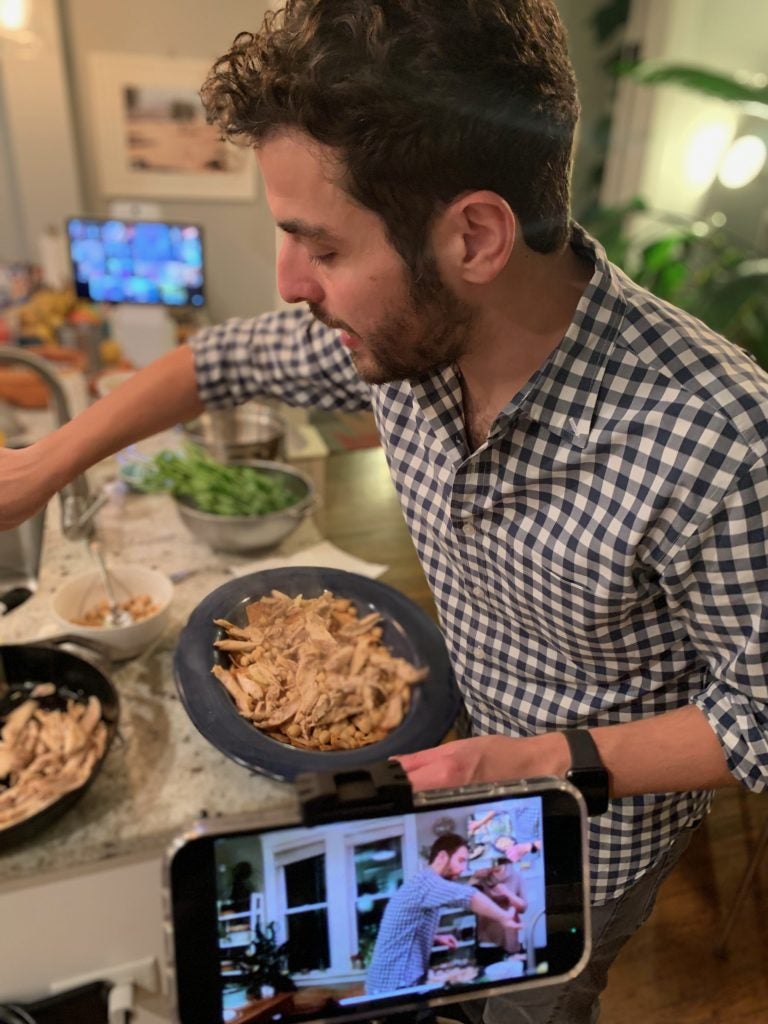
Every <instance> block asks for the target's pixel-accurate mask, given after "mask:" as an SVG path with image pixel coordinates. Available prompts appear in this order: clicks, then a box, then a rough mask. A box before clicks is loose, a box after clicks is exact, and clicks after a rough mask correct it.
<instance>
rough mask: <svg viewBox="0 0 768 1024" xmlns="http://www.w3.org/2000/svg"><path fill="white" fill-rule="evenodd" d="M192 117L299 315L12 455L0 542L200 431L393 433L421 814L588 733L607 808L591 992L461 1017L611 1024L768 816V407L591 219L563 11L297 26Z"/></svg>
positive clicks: (418, 9) (270, 34)
mask: <svg viewBox="0 0 768 1024" xmlns="http://www.w3.org/2000/svg"><path fill="white" fill-rule="evenodd" d="M202 96H203V99H204V102H205V104H206V106H207V109H208V111H209V115H210V117H211V119H212V120H214V121H215V122H216V123H217V124H218V125H219V126H220V128H221V130H222V132H223V133H224V135H226V136H227V137H229V138H231V139H234V140H238V141H240V142H242V143H244V144H247V145H249V146H251V147H253V149H254V151H255V154H256V158H257V160H258V162H259V165H260V168H261V171H262V175H263V179H264V183H265V188H266V195H267V199H268V202H269V205H270V208H271V210H272V213H273V215H274V217H275V220H276V222H277V224H278V226H279V227H280V229H281V230H282V232H283V240H282V243H281V247H280V252H279V256H278V269H277V273H278V285H279V288H280V291H281V294H282V295H283V297H284V298H285V299H286V300H287V301H288V302H292V303H297V304H298V305H297V307H296V308H295V309H294V310H284V311H280V312H278V313H272V314H263V315H261V316H257V317H255V318H253V319H250V320H232V321H229V322H227V323H226V324H222V325H220V326H216V327H213V328H210V329H206V330H204V331H202V332H200V333H199V334H198V335H197V336H196V337H195V338H194V339H192V342H191V344H190V345H188V346H184V347H182V348H179V349H178V350H177V351H174V352H173V353H170V354H169V355H167V356H164V357H163V358H162V359H160V360H158V361H157V362H156V363H155V364H153V365H152V366H150V367H148V368H146V369H145V370H143V371H142V372H140V373H138V374H136V375H135V377H133V378H132V379H131V380H130V381H129V382H128V383H126V384H125V385H124V386H123V387H121V388H120V389H118V390H117V391H115V392H113V394H111V395H110V396H108V397H107V398H105V399H103V400H102V401H100V402H98V403H96V404H95V405H94V406H92V407H91V408H89V409H88V410H86V411H85V412H84V413H83V414H82V415H81V416H79V417H78V418H77V419H76V420H74V421H73V422H72V423H71V424H68V425H67V426H65V427H64V428H62V429H61V430H59V431H56V432H55V433H53V434H51V435H49V436H48V437H46V438H44V439H43V440H42V441H40V442H39V443H37V444H36V445H32V446H30V447H29V448H27V449H25V450H20V451H4V452H0V527H2V526H6V527H7V526H13V525H15V524H16V523H18V522H19V521H21V520H22V519H24V518H25V517H27V516H29V515H31V514H32V513H33V512H34V511H35V510H36V509H37V508H39V507H41V506H42V505H43V504H44V503H45V502H46V501H47V500H48V498H49V497H50V496H51V495H52V494H53V493H55V491H56V490H58V489H59V488H60V487H61V486H62V485H63V484H64V483H65V482H66V481H67V480H69V479H71V478H72V477H73V476H75V475H76V474H77V473H78V472H80V471H82V470H83V469H84V468H85V467H87V466H89V465H91V464H92V463H93V462H95V461H97V460H98V459H101V458H103V457H105V456H106V455H108V454H110V453H112V452H114V451H116V450H118V449H119V448H122V447H125V446H126V445H127V444H129V443H130V442H132V441H135V440H137V439H139V438H141V437H145V436H147V435H149V434H152V433H155V432H157V431H159V430H161V429H163V428H165V427H168V426H170V425H172V424H174V423H177V422H179V421H182V420H185V419H191V418H192V417H193V416H195V415H198V414H199V413H200V412H201V410H202V409H203V408H204V407H206V406H207V407H222V406H227V405H236V404H239V403H241V402H245V401H248V400H249V399H252V398H256V397H259V396H273V397H277V398H280V399H282V400H284V401H287V402H289V403H292V404H296V405H307V406H308V405H314V406H318V407H321V408H326V409H340V410H350V411H352V410H360V409H367V408H370V409H372V410H373V413H374V415H375V418H376V421H377V424H378V427H379V431H380V434H381V438H382V444H383V447H384V449H385V452H386V456H387V460H388V463H389V466H390V470H391V474H392V478H393V481H394V484H395V487H396V488H397V491H398V494H399V496H400V499H401V502H402V506H403V512H404V515H405V518H406V521H407V523H408V526H409V528H410V531H411V534H412V537H413V541H414V544H415V546H416V549H417V551H418V554H419V556H420V559H421V562H422V565H423V567H424V572H425V574H426V576H427V578H428V580H429V583H430V585H431V588H432V591H433V593H434V597H435V602H436V605H437V607H438V610H439V613H440V618H441V623H442V626H443V629H444V632H445V637H446V643H447V644H448V647H449V650H450V653H451V659H452V663H453V667H454V670H455V673H456V677H457V679H458V681H459V684H460V686H461V689H462V692H463V694H464V698H465V702H466V705H467V709H468V712H469V716H470V718H471V721H472V726H473V730H474V733H475V735H474V736H472V737H470V738H467V739H462V740H458V741H456V742H454V743H449V744H444V745H443V746H441V747H439V748H436V749H435V750H430V751H424V752H421V753H417V754H412V755H408V756H405V757H403V758H402V759H401V761H402V764H403V765H404V767H405V769H406V771H407V772H408V775H409V777H410V779H411V782H412V784H413V785H414V787H416V788H430V787H435V786H454V785H460V784H464V783H470V782H486V781H493V780H499V779H510V778H521V777H531V776H540V775H564V774H565V773H567V772H568V770H569V769H570V767H571V753H570V751H571V744H572V743H573V744H575V743H576V739H575V737H574V736H573V732H574V730H576V731H577V732H578V734H579V737H580V741H579V742H580V743H585V744H587V745H590V744H591V745H592V750H593V751H594V752H595V753H594V756H595V757H597V758H599V759H600V760H601V761H602V763H603V765H604V768H605V771H606V773H607V776H606V777H607V780H608V782H609V789H610V792H609V793H608V782H606V787H605V788H606V792H605V794H604V795H605V796H606V797H607V796H608V795H609V796H610V801H609V802H608V800H607V799H606V800H604V801H603V800H600V801H597V802H596V804H595V810H596V811H598V812H599V813H597V814H596V816H594V817H593V818H592V820H591V823H590V828H589V852H590V868H591V881H592V904H593V906H592V929H593V949H592V956H591V958H590V962H589V964H588V966H587V968H586V969H585V970H584V971H583V972H582V973H581V974H580V975H579V976H578V977H577V978H576V979H574V980H572V981H571V982H569V983H567V984H564V985H560V986H553V987H551V988H536V989H533V990H531V991H530V992H529V991H523V992H521V993H519V994H516V995H515V996H514V997H510V998H506V999H505V998H499V999H491V1000H489V1001H488V1004H487V1006H486V1007H485V1008H484V1009H483V1008H482V1007H479V1008H476V1007H473V1008H472V1009H470V1010H469V1011H468V1012H469V1013H470V1015H472V1014H474V1018H473V1019H477V1020H479V1019H482V1020H484V1021H485V1022H487V1024H495V1022H501V1021H503V1022H504V1024H508V1022H509V1024H511V1022H515V1021H520V1022H526V1024H531V1022H545V1021H546V1022H550V1024H587V1022H592V1021H594V1020H596V1019H597V1014H598V1005H599V993H600V991H601V990H602V988H603V987H604V986H605V983H606V977H607V971H608V968H609V966H610V964H611V963H612V961H613V960H614V958H615V957H616V955H617V953H618V951H619V950H620V949H621V947H622V945H623V944H624V943H625V942H626V940H627V939H628V938H629V936H630V935H631V934H632V933H633V932H634V930H635V929H636V928H637V927H638V926H639V925H640V924H641V923H642V922H643V920H644V919H645V918H646V917H647V915H648V914H649V913H650V910H651V907H652V906H653V901H654V897H655V893H656V890H657V888H658V886H659V884H660V882H661V880H662V879H663V877H664V875H665V873H666V872H667V871H669V870H670V868H671V866H672V865H673V864H674V863H675V861H676V860H677V858H678V857H679V856H680V854H681V852H682V850H683V848H684V846H685V844H686V842H687V837H688V836H689V835H690V832H691V830H692V829H693V828H694V827H695V826H696V825H698V824H699V823H700V822H701V820H702V819H703V817H704V816H705V814H706V812H707V809H708V806H709V801H710V797H711V794H710V792H709V791H710V790H712V789H715V788H718V787H721V786H728V785H737V784H740V785H742V786H744V787H745V788H748V789H751V790H754V791H764V790H765V789H766V780H767V779H768V740H766V733H767V731H768V687H767V686H766V681H765V663H766V644H767V643H768V622H766V617H767V616H766V609H767V606H768V601H767V599H766V593H768V590H767V588H766V578H767V577H768V561H767V560H766V550H767V549H768V544H767V543H766V511H765V510H766V508H768V450H767V449H768V378H767V377H766V375H765V374H764V373H763V372H762V371H760V370H759V369H758V368H757V367H756V366H755V365H754V363H753V362H752V361H751V360H750V359H749V357H748V356H747V355H746V354H744V353H743V352H741V351H740V350H739V349H737V348H736V347H735V346H732V345H730V344H729V343H728V342H727V341H725V340H724V339H723V338H721V337H719V336H717V335H716V334H714V333H713V332H712V331H710V330H709V329H708V328H707V327H706V326H705V325H704V324H702V323H701V322H699V321H697V320H695V319H694V318H692V317H690V316H688V315H686V314H684V313H682V312H681V311H679V310H676V309H674V308H673V307H671V306H669V305H667V304H666V303H664V302H661V301H659V300H658V299H656V298H655V297H654V296H652V295H650V294H649V293H648V292H646V291H644V290H643V289H641V288H639V287H638V286H637V285H635V284H634V283H633V282H632V281H631V280H629V279H628V278H627V277H626V275H624V274H623V273H622V272H621V271H620V270H619V269H617V268H616V267H614V266H613V265H611V264H610V262H609V261H608V260H607V258H606V255H605V252H604V251H603V249H602V248H601V247H600V245H599V244H598V243H597V242H595V241H594V240H593V239H591V238H589V237H588V236H587V235H586V234H585V233H584V232H583V231H582V230H581V229H580V228H579V227H578V226H577V225H575V224H574V223H573V222H572V221H571V216H570V208H569V188H570V168H571V150H572V144H573V133H574V128H575V125H576V121H577V117H578V101H577V96H576V88H575V81H574V75H573V71H572V68H571V64H570V61H569V59H568V54H567V47H566V40H565V34H564V31H563V28H562V25H561V23H560V20H559V18H558V15H557V11H556V9H555V6H554V3H553V2H552V0H287V3H286V6H285V9H284V10H283V11H282V12H279V13H270V14H268V15H267V17H266V19H265V21H264V23H263V25H262V26H261V28H260V29H259V30H258V31H256V32H255V33H253V34H250V33H246V34H242V35H240V36H238V37H237V39H236V40H235V42H234V44H233V46H232V48H231V49H230V50H229V52H228V53H226V54H225V55H224V56H222V57H221V58H220V59H219V60H218V61H217V62H216V64H215V65H214V67H213V69H212V71H211V74H210V76H209V77H208V80H207V81H206V83H205V84H204V86H203V89H202ZM574 749H575V747H574ZM598 804H599V806H598Z"/></svg>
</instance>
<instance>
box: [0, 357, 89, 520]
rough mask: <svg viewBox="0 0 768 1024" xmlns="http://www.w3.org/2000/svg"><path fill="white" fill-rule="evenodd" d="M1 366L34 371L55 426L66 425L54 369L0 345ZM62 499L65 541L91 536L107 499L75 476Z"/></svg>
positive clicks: (67, 412)
mask: <svg viewBox="0 0 768 1024" xmlns="http://www.w3.org/2000/svg"><path fill="white" fill-rule="evenodd" d="M0 363H19V364H20V365H21V366H26V367H27V368H28V369H30V370H33V371H34V372H35V373H36V374H37V375H38V376H39V377H42V378H43V380H44V381H45V383H46V384H47V385H48V387H49V389H50V392H51V395H52V397H53V412H54V416H55V417H56V425H57V427H61V426H63V425H64V424H65V423H67V422H69V420H70V418H71V416H70V409H69V402H68V401H67V396H66V393H65V391H64V388H63V387H62V386H61V382H60V381H59V378H58V377H57V375H56V373H55V372H54V370H52V369H51V367H50V366H48V364H47V363H46V362H45V360H44V359H41V358H40V357H39V356H36V355H33V354H32V353H31V352H26V351H24V349H20V348H16V347H12V346H8V345H0ZM59 498H60V499H61V530H62V533H63V534H64V536H65V537H66V538H67V539H68V540H79V539H80V538H82V537H89V536H90V535H91V534H92V533H93V517H94V514H95V513H96V512H97V511H98V509H100V508H101V506H102V505H103V504H104V502H105V501H106V500H107V496H106V495H105V494H99V495H97V496H96V497H95V498H93V497H92V496H91V493H90V490H89V488H88V481H87V480H86V478H85V475H84V474H82V475H80V476H77V477H75V479H74V480H72V481H71V482H70V483H68V484H65V485H64V487H62V489H61V491H60V492H59Z"/></svg>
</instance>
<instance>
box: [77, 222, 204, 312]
mask: <svg viewBox="0 0 768 1024" xmlns="http://www.w3.org/2000/svg"><path fill="white" fill-rule="evenodd" d="M67 239H68V243H69V256H70V259H71V261H72V272H73V277H74V284H75V292H76V294H77V296H78V298H81V299H90V300H91V301H93V302H126V303H138V304H142V305H157V306H194V307H198V308H199V307H201V306H203V305H205V261H204V257H203V233H202V229H201V228H200V227H199V226H198V225H196V224H174V223H171V222H166V221H127V220H116V219H114V218H96V217H71V218H70V219H69V220H68V221H67Z"/></svg>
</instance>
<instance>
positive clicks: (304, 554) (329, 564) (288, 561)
mask: <svg viewBox="0 0 768 1024" xmlns="http://www.w3.org/2000/svg"><path fill="white" fill-rule="evenodd" d="M297 565H312V566H315V567H316V568H322V569H344V570H345V571H346V572H356V573H359V574H360V575H361V576H369V577H370V578H371V579H372V580H375V579H378V577H379V576H381V575H382V574H383V573H385V572H386V571H387V569H388V568H389V566H388V565H378V564H377V563H375V562H365V561H363V559H362V558H355V556H354V555H350V554H348V553H347V552H346V551H342V550H341V548H337V547H336V545H335V544H331V543H330V542H329V541H323V542H322V543H321V544H314V545H313V546H312V547H310V548H304V550H303V551H297V552H296V554H295V555H283V556H280V555H277V556H275V557H273V558H259V559H257V560H256V561H255V562H248V563H247V565H232V566H230V569H231V571H232V573H233V574H234V575H235V576H247V575H248V574H249V573H252V572H264V571H265V570H266V569H281V568H283V567H284V566H297Z"/></svg>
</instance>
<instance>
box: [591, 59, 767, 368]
mask: <svg viewBox="0 0 768 1024" xmlns="http://www.w3.org/2000/svg"><path fill="white" fill-rule="evenodd" d="M616 72H617V74H621V75H629V76H631V77H632V78H633V79H634V80H636V81H637V82H639V83H642V84H645V85H651V86H658V85H677V86H680V87H682V88H686V89H691V90H694V91H696V92H698V93H700V94H702V95H707V96H711V97H717V98H719V99H721V100H724V101H726V102H729V103H737V104H740V105H741V106H743V108H744V110H745V112H747V113H749V114H750V115H751V116H761V117H765V118H766V119H768V87H765V86H763V85H761V84H755V83H751V82H749V81H746V80H744V79H742V78H738V77H736V76H731V75H726V74H722V73H720V72H717V71H712V70H710V69H708V68H702V67H696V66H689V65H684V64H676V63H660V62H652V61H644V62H639V63H638V62H634V63H630V62H619V63H618V64H617V66H616ZM638 214H644V215H645V217H646V218H647V220H648V221H652V224H653V230H652V231H650V232H649V235H648V237H647V238H645V239H643V238H642V237H641V236H640V235H639V234H638V232H637V229H636V224H637V217H638ZM583 220H584V225H585V227H586V228H587V229H588V230H589V231H590V232H591V233H593V234H594V235H595V236H596V237H597V238H599V239H600V241H601V242H602V243H603V244H604V245H605V247H606V251H607V253H608V256H609V258H610V259H611V260H612V261H613V262H614V263H616V264H617V265H618V266H620V267H622V269H624V270H626V272H627V273H628V274H630V276H631V277H633V278H634V279H635V280H636V281H637V282H638V284H641V285H642V286H643V287H646V288H648V289H649V291H652V292H653V293H654V294H656V295H658V296H659V297H660V298H663V299H667V300H668V301H669V302H672V303H674V304H675V305H676V306H679V307H680V308H682V309H685V310H687V311H688V312H689V313H692V314H693V315H694V316H697V317H699V318H700V319H701V320H703V321H704V322H705V323H707V324H708V325H709V326H711V327H712V328H713V329H714V330H716V331H718V332H720V333H721V334H723V335H725V336H726V337H727V338H729V339H730V340H731V341H733V342H735V343H736V344H738V345H742V346H743V347H744V348H747V349H749V350H750V351H751V352H752V353H753V354H754V356H755V358H756V359H757V360H758V362H760V363H761V364H762V365H763V366H764V367H766V368H768V258H766V257H765V256H763V255H761V254H760V253H758V252H756V251H755V250H753V249H751V248H750V247H749V246H748V245H747V244H746V243H744V242H743V241H741V240H740V239H737V238H735V237H734V236H732V235H731V234H730V233H729V231H728V230H727V227H726V226H725V225H724V224H723V223H721V222H720V220H719V219H718V218H716V217H713V218H710V219H697V220H690V219H687V218H685V217H682V216H676V215H671V214H667V213H663V212H659V211H656V210H651V209H649V207H648V206H647V204H646V203H645V202H644V201H643V200H642V199H641V198H635V199H633V200H631V201H630V202H628V203H625V204H623V205H621V206H617V207H611V208H597V209H594V210H593V211H592V212H591V213H588V214H587V215H586V216H585V217H584V218H583Z"/></svg>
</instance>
